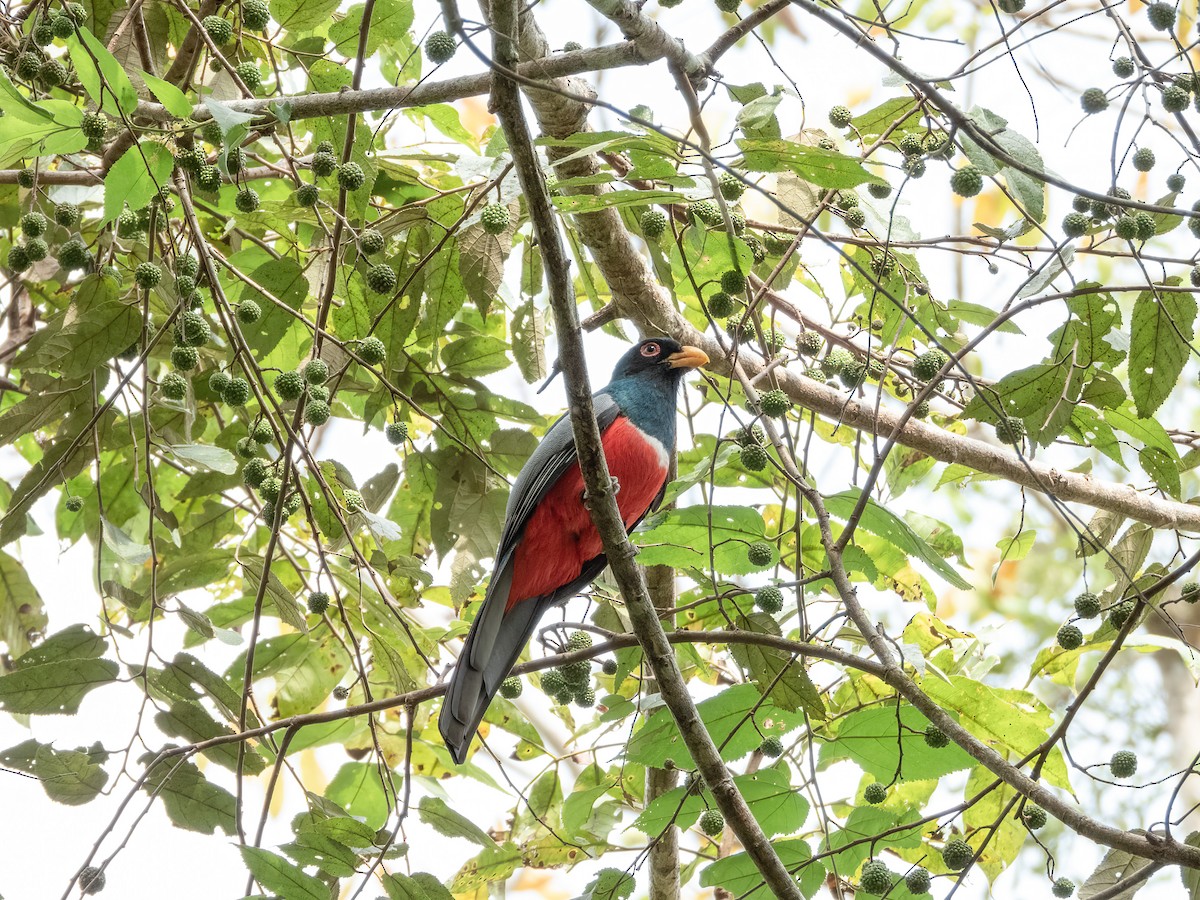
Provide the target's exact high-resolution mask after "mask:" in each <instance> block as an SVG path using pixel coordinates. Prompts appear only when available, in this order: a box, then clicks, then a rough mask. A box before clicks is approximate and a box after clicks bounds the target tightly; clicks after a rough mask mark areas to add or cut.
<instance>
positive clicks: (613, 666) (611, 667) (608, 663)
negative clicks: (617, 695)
mask: <svg viewBox="0 0 1200 900" xmlns="http://www.w3.org/2000/svg"><path fill="white" fill-rule="evenodd" d="M600 671H602V672H603V673H604V674H605V675H608V676H610V677H611V676H613V675H616V674H617V661H616V660H615V659H606V660H605V661H604V662H603V663H602V664H601V666H600Z"/></svg>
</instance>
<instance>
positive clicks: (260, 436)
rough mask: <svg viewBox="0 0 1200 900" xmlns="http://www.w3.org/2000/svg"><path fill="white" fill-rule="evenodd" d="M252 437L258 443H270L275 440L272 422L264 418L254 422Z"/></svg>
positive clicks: (251, 431)
mask: <svg viewBox="0 0 1200 900" xmlns="http://www.w3.org/2000/svg"><path fill="white" fill-rule="evenodd" d="M250 437H251V438H252V439H253V440H254V442H255V443H256V444H269V443H271V442H272V441H273V440H275V432H274V431H272V430H271V423H270V422H268V421H266V420H265V419H263V420H260V421H258V422H255V423H254V427H253V428H251V429H250Z"/></svg>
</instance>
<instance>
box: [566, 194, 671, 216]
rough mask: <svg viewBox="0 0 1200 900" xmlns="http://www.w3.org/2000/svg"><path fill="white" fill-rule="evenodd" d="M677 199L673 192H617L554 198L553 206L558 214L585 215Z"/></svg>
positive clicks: (669, 201)
mask: <svg viewBox="0 0 1200 900" xmlns="http://www.w3.org/2000/svg"><path fill="white" fill-rule="evenodd" d="M679 199H680V198H679V194H677V193H675V192H674V191H635V190H619V191H606V192H605V193H603V194H570V195H568V196H562V197H555V198H554V206H555V208H556V209H558V210H559V212H564V213H587V212H595V211H596V210H599V209H609V208H616V209H620V208H622V207H635V206H648V205H650V204H652V203H678V202H679Z"/></svg>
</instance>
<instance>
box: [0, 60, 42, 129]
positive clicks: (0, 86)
mask: <svg viewBox="0 0 1200 900" xmlns="http://www.w3.org/2000/svg"><path fill="white" fill-rule="evenodd" d="M0 101H3V102H0V107H3V108H4V115H5V117H11V118H13V119H16V120H18V121H21V122H29V123H32V124H34V125H44V124H46V123H50V122H53V121H54V117H53V116H52V115H51V114H50V113H49V112H47V111H46V110H45V109H44V108H43V107H42V106H41V105H40V104H37V103H33V102H31V101H30V99H29V98H28V97H26V96H25V94H24V93H23V92H22V91H20V90H19V89H18V88H17V86H16V85H15V84H13V83H12V81H11V80H9V77H8V71H7V70H5V69H0Z"/></svg>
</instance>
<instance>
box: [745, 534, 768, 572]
mask: <svg viewBox="0 0 1200 900" xmlns="http://www.w3.org/2000/svg"><path fill="white" fill-rule="evenodd" d="M774 558H775V554H774V552H773V551H772V550H771V545H770V544H768V543H765V542H763V541H755V542H754V543H753V544H751V545H750V546H749V547H748V548H747V549H746V559H748V560H749V561H750V565H752V566H759V567H760V568H761V567H762V566H769V565H770V564H771V560H773V559H774Z"/></svg>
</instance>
